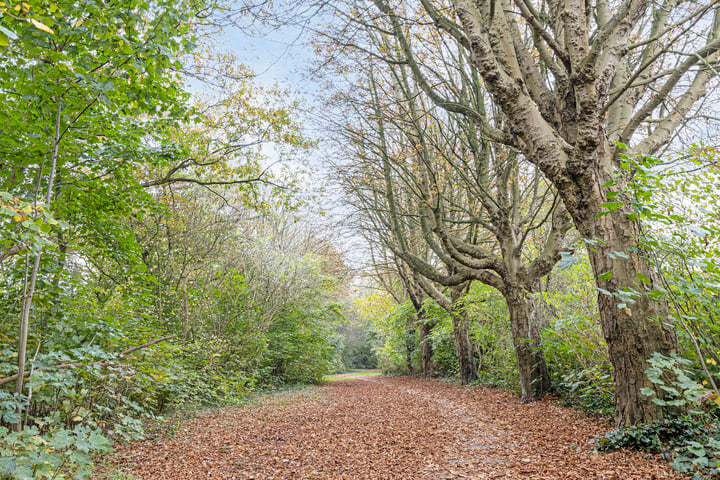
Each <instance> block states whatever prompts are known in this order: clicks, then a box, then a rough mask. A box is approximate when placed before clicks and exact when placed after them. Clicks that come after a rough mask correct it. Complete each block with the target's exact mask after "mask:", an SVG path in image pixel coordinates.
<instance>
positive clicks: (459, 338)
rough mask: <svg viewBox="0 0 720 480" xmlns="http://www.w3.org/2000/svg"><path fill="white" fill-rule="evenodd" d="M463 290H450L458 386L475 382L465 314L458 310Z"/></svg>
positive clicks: (473, 362)
mask: <svg viewBox="0 0 720 480" xmlns="http://www.w3.org/2000/svg"><path fill="white" fill-rule="evenodd" d="M463 290H464V289H462V290H461V289H458V288H452V289H451V290H450V292H451V300H452V310H451V312H450V316H451V318H452V324H453V340H454V342H455V352H456V353H457V358H458V374H459V375H460V385H469V384H470V383H472V382H474V381H475V380H477V364H476V362H475V354H474V349H473V345H472V340H471V339H470V330H469V328H468V318H467V314H466V313H465V312H464V311H463V310H462V309H461V308H458V307H459V305H458V300H459V299H460V297H461V296H462V294H463Z"/></svg>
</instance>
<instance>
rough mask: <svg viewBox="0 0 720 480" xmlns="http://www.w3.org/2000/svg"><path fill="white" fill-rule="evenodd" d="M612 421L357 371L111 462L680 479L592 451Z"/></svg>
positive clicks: (139, 468)
mask: <svg viewBox="0 0 720 480" xmlns="http://www.w3.org/2000/svg"><path fill="white" fill-rule="evenodd" d="M608 430H609V427H608V426H607V425H603V424H602V423H600V422H598V421H597V420H594V419H591V418H588V417H586V416H584V415H583V414H581V413H579V412H577V411H575V410H572V409H568V408H563V407H561V406H559V405H557V404H556V403H555V402H554V401H552V400H551V399H548V400H542V401H538V402H533V403H528V404H523V403H521V402H520V401H519V400H518V399H517V398H516V397H514V396H512V395H510V394H507V393H504V392H502V391H499V390H494V389H490V388H463V387H459V386H456V385H450V384H445V383H440V382H437V381H429V380H422V379H418V378H409V377H379V376H357V377H352V378H349V379H343V380H339V381H333V382H330V383H327V384H326V385H323V386H319V387H314V388H308V389H304V390H297V391H294V392H287V393H282V394H277V395H272V396H270V397H266V398H264V399H262V404H257V405H249V406H246V407H241V408H231V409H220V410H212V411H208V412H205V413H202V414H200V415H198V416H196V417H194V418H193V419H191V420H188V421H185V422H183V423H182V424H180V425H179V426H178V427H177V428H176V429H175V431H174V433H173V434H172V435H170V436H161V437H159V438H158V439H156V440H152V441H145V442H140V443H135V444H132V445H128V446H121V447H119V448H118V451H117V454H116V456H115V457H114V458H115V459H114V464H115V467H116V468H117V469H119V470H121V471H124V472H127V473H130V474H132V475H134V476H135V477H137V478H139V479H142V480H164V479H173V480H203V479H227V480H251V479H252V480H270V479H273V480H284V479H321V480H340V479H348V480H360V479H369V480H370V479H371V480H376V479H400V480H403V479H407V480H410V479H417V480H439V479H508V478H512V479H528V480H532V479H537V480H540V479H542V480H548V479H558V480H560V479H562V480H570V479H617V480H627V479H637V480H640V479H643V480H650V479H679V478H682V477H680V476H679V475H677V474H674V473H672V471H671V469H670V468H669V467H668V466H667V465H666V464H664V463H662V462H659V461H657V460H654V459H648V458H644V457H643V455H642V454H639V453H636V452H613V453H608V454H595V453H592V445H590V444H589V441H590V440H591V439H592V438H593V437H594V436H596V435H598V434H602V433H604V432H606V431H608Z"/></svg>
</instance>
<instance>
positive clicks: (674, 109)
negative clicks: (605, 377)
mask: <svg viewBox="0 0 720 480" xmlns="http://www.w3.org/2000/svg"><path fill="white" fill-rule="evenodd" d="M420 4H421V6H422V8H421V10H420V12H421V13H419V14H417V16H416V15H415V11H413V10H411V9H406V8H401V7H400V6H398V5H397V4H395V3H391V2H388V1H386V0H375V1H374V5H375V7H376V8H377V14H379V15H382V16H383V17H384V18H385V19H386V20H387V22H388V25H389V26H390V28H391V29H392V32H393V35H395V37H396V38H397V39H398V41H399V42H400V43H401V44H402V47H403V53H404V58H403V61H404V62H406V63H407V64H408V65H409V66H410V67H411V69H412V71H413V74H414V75H415V76H416V78H417V79H418V83H419V84H420V85H422V86H423V88H424V90H426V91H427V92H428V94H429V95H430V94H431V93H432V92H433V90H434V86H433V83H431V82H429V81H428V80H427V78H428V76H429V74H428V73H427V71H424V70H423V67H422V65H421V64H420V63H419V62H418V60H417V58H416V56H415V49H414V47H413V45H412V44H411V42H409V41H408V38H410V37H411V36H412V30H413V28H415V27H416V26H417V25H427V24H428V23H431V24H433V25H434V26H435V28H436V29H437V31H439V32H442V34H443V35H447V36H450V37H452V38H454V39H456V41H457V42H458V43H459V44H460V45H462V46H463V48H465V49H466V51H467V52H468V53H469V55H470V57H471V59H472V64H473V66H474V68H475V69H476V71H477V72H478V74H479V75H480V76H481V78H482V80H483V85H484V88H485V89H486V90H487V91H488V92H489V93H490V95H491V96H492V99H493V102H494V104H495V105H496V107H497V109H498V111H499V112H501V114H502V116H503V124H502V125H501V128H497V127H495V126H492V125H481V131H482V135H484V136H486V137H487V138H488V139H490V140H492V141H493V142H497V143H500V144H504V145H508V146H510V147H512V148H516V149H518V150H519V151H521V152H522V153H523V154H524V156H525V157H526V158H527V159H528V160H529V161H531V162H533V163H534V164H535V165H537V166H538V167H539V168H540V170H542V172H543V173H544V174H545V175H546V176H547V178H548V179H549V180H550V181H551V182H552V183H553V185H554V186H555V187H556V188H557V190H558V192H559V194H560V196H561V197H562V199H563V201H564V203H565V206H566V208H567V210H568V212H569V213H570V215H571V216H572V218H573V221H574V223H575V226H576V227H577V229H578V231H579V232H580V233H581V235H582V236H583V238H584V239H585V242H586V244H587V249H588V254H589V256H590V261H591V263H592V266H593V270H594V273H595V277H596V282H597V286H598V289H599V292H600V293H599V295H598V302H599V307H600V317H601V323H602V327H603V332H604V335H605V338H606V341H607V344H608V350H609V356H610V360H611V362H612V365H613V369H614V375H615V392H616V412H615V421H616V423H617V424H618V425H630V424H635V423H638V422H651V421H654V420H658V419H659V418H661V417H662V415H663V408H662V407H661V406H659V405H657V404H656V403H653V402H652V401H651V400H650V398H649V397H647V396H646V395H644V394H643V393H642V392H641V390H642V389H643V388H652V389H656V388H657V387H656V386H654V385H653V384H652V382H650V381H649V380H648V379H647V378H646V377H645V375H644V371H645V369H646V368H647V367H648V366H649V364H648V361H647V360H648V358H649V357H650V355H651V354H652V353H653V352H659V353H663V354H669V353H671V352H673V351H675V350H676V348H677V339H676V335H675V331H674V328H673V325H672V324H671V323H670V322H668V320H667V317H668V311H667V306H666V303H665V301H664V300H663V299H662V298H658V296H657V295H656V293H654V292H655V289H654V287H655V286H656V285H657V279H656V277H655V275H654V274H653V272H652V269H651V267H650V264H649V262H648V260H647V252H645V251H644V250H643V248H642V246H640V245H638V241H637V239H638V236H639V233H640V228H641V225H640V222H639V219H638V216H637V214H636V213H635V212H634V210H633V205H632V198H630V197H629V196H628V195H625V194H624V192H625V191H626V188H625V187H626V185H627V182H628V181H629V179H630V178H631V177H632V174H633V172H632V169H631V168H628V167H627V166H626V164H625V163H623V160H622V156H621V155H622V153H623V148H624V147H623V144H627V145H631V150H632V151H633V152H635V153H639V154H654V153H657V152H658V151H660V149H661V148H662V147H663V146H666V145H668V143H669V142H671V141H672V140H673V139H674V135H675V134H676V132H677V131H678V129H679V128H681V127H682V125H683V123H684V121H685V120H686V118H687V117H688V116H692V115H693V114H697V113H698V111H699V109H700V108H701V107H703V106H705V104H706V103H705V102H706V100H707V99H708V98H709V97H708V96H707V93H708V89H709V88H711V87H712V85H711V80H712V79H713V78H714V77H715V76H716V71H717V70H716V68H715V65H716V62H717V57H718V48H720V14H719V13H718V7H717V6H716V5H715V4H712V3H706V4H703V3H695V2H688V3H681V2H674V1H670V2H664V3H663V4H658V3H652V2H646V1H643V0H630V1H626V2H612V1H599V2H596V3H595V4H587V3H586V2H579V1H566V2H555V1H550V2H543V3H539V2H532V1H529V0H518V1H512V0H505V1H487V2H471V1H468V0H454V1H453V2H450V3H443V2H440V1H435V2H433V1H431V0H420ZM413 38H414V39H416V37H413ZM433 75H434V74H433ZM431 98H433V99H434V101H435V102H436V104H437V105H439V106H441V107H444V108H446V109H450V110H456V111H459V112H461V113H463V114H466V115H472V112H471V111H468V110H467V109H466V108H462V107H458V106H457V105H456V104H455V103H454V102H453V101H452V99H451V98H450V99H449V98H445V97H442V96H438V95H436V96H435V97H431ZM659 393H661V392H659Z"/></svg>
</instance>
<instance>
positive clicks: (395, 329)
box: [373, 301, 418, 374]
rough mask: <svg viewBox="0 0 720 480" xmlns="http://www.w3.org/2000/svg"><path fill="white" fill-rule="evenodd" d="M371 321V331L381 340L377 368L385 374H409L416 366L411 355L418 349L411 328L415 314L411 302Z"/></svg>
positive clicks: (393, 308)
mask: <svg viewBox="0 0 720 480" xmlns="http://www.w3.org/2000/svg"><path fill="white" fill-rule="evenodd" d="M373 320H374V322H373V330H374V331H375V333H377V334H378V335H379V336H380V338H381V339H383V344H382V347H380V349H379V350H378V351H377V355H378V366H379V367H380V368H381V369H382V371H383V373H386V374H407V373H410V368H411V367H413V368H414V367H416V366H417V365H415V366H414V365H413V363H414V361H415V360H416V359H415V358H413V353H414V352H415V351H416V350H417V348H418V344H417V339H416V330H415V328H414V326H413V325H414V322H415V321H416V320H417V312H416V311H415V307H414V306H413V304H412V302H409V301H407V302H404V303H401V304H399V305H395V306H394V307H392V309H391V310H390V312H389V313H387V314H386V315H384V316H382V317H380V318H375V319H373Z"/></svg>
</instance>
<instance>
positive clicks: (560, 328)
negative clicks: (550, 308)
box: [542, 316, 614, 417]
mask: <svg viewBox="0 0 720 480" xmlns="http://www.w3.org/2000/svg"><path fill="white" fill-rule="evenodd" d="M606 348H607V347H606V346H605V341H604V340H603V338H602V334H601V332H600V328H599V326H598V324H597V321H595V320H594V319H592V318H589V317H586V316H570V317H566V318H558V319H555V320H553V321H551V322H549V324H548V326H547V327H546V328H545V329H544V330H543V332H542V349H543V352H544V354H545V360H546V361H547V363H548V368H549V369H550V374H551V377H552V381H553V384H554V387H555V389H556V390H557V391H558V393H560V395H561V396H562V400H563V403H564V404H565V405H574V406H577V407H579V408H581V409H583V410H585V411H587V412H589V413H592V414H595V415H599V416H602V417H611V416H612V414H613V410H614V398H613V395H614V384H613V378H612V367H611V365H610V362H609V360H608V359H607V353H606Z"/></svg>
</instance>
